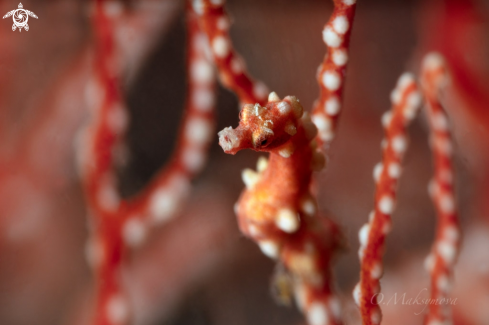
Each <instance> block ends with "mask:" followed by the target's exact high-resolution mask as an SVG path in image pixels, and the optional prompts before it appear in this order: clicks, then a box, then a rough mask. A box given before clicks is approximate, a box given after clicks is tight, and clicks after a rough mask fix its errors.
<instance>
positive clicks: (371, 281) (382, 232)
mask: <svg viewBox="0 0 489 325" xmlns="http://www.w3.org/2000/svg"><path fill="white" fill-rule="evenodd" d="M391 100H392V110H391V111H388V112H386V113H385V114H384V116H383V117H382V123H383V125H384V127H385V135H386V139H385V140H384V141H383V143H382V146H383V158H382V162H381V163H379V164H377V166H376V167H375V169H374V178H375V180H376V182H377V188H376V194H375V208H374V211H373V212H372V213H371V214H370V217H369V222H368V223H367V224H365V225H364V226H363V227H362V228H361V229H360V233H359V238H360V250H359V252H358V254H359V257H360V264H361V273H360V278H361V279H360V283H359V284H357V286H356V287H355V290H354V293H353V296H354V298H355V302H356V303H357V305H359V306H360V309H361V313H362V320H363V324H369V325H370V324H380V321H381V312H380V308H379V306H378V305H377V294H378V293H379V292H380V284H379V279H380V277H381V276H382V272H383V266H382V256H383V254H384V249H385V238H386V235H387V234H388V233H389V231H390V229H391V215H392V212H393V211H394V205H395V199H396V192H397V181H398V179H399V177H400V176H401V162H402V158H403V155H404V152H405V151H406V149H407V145H408V140H407V135H406V133H407V130H406V128H407V126H408V124H409V122H410V121H411V120H412V119H413V118H414V117H415V115H416V111H417V109H418V106H419V101H420V95H419V93H418V89H417V86H416V83H415V81H414V77H413V76H412V75H410V74H407V73H406V74H403V75H402V76H401V77H400V78H399V81H398V82H397V87H396V89H394V91H393V92H392V94H391Z"/></svg>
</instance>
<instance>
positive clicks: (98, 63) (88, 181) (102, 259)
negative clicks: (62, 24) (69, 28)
mask: <svg viewBox="0 0 489 325" xmlns="http://www.w3.org/2000/svg"><path fill="white" fill-rule="evenodd" d="M107 5H108V3H105V2H104V1H97V2H96V5H95V9H94V10H95V15H94V19H93V21H94V29H95V32H96V38H97V42H96V44H97V50H96V53H95V56H96V58H95V69H94V76H93V77H92V80H91V82H92V84H91V87H92V89H93V91H94V92H97V94H96V96H92V97H95V98H96V99H97V101H95V102H94V103H92V110H93V116H92V120H91V122H90V124H89V125H88V126H87V127H86V129H85V130H84V133H83V135H82V136H81V137H82V139H83V140H82V145H81V148H80V149H81V150H82V151H81V153H80V158H81V162H80V168H81V174H82V175H83V181H84V183H85V194H86V198H87V203H88V205H89V212H90V218H91V228H92V229H91V230H92V234H91V239H90V240H89V242H88V244H87V254H88V256H87V257H88V260H89V263H90V264H91V266H92V268H93V269H94V273H95V279H96V283H97V288H96V310H95V316H94V317H95V321H94V323H95V324H120V323H125V322H127V321H128V320H129V318H130V310H129V305H128V299H127V297H125V294H124V290H123V289H122V288H121V278H120V277H121V270H122V267H123V264H124V261H125V259H126V256H127V254H128V253H129V249H130V248H133V247H137V246H139V245H140V244H142V242H143V241H144V240H145V239H146V236H147V233H148V231H149V228H150V226H152V225H155V224H161V223H164V222H166V221H167V220H169V219H170V218H172V217H173V216H175V215H176V213H177V212H178V210H179V208H180V206H181V202H182V200H183V199H184V197H185V196H186V194H187V193H188V190H189V179H190V178H191V177H192V176H193V175H194V174H195V173H196V172H198V171H199V170H200V169H201V168H202V166H203V164H204V162H205V159H206V150H207V147H208V145H209V142H210V139H211V135H212V131H213V112H214V92H213V90H214V72H213V69H212V66H211V64H210V62H209V59H208V58H207V57H206V55H205V53H206V46H207V44H206V40H205V38H204V36H203V34H202V33H201V32H199V30H198V28H197V26H196V23H195V19H194V18H193V17H192V16H191V15H189V17H188V21H189V23H188V25H189V27H188V35H189V37H188V44H189V46H188V59H187V64H188V67H189V73H188V74H189V86H188V98H189V100H188V101H187V103H186V107H185V111H186V114H185V116H184V119H183V122H182V125H181V133H180V136H179V139H178V146H177V150H176V152H175V153H174V154H173V157H172V159H171V161H170V163H169V164H168V166H167V167H166V168H164V169H162V170H161V171H160V172H159V173H158V175H157V176H156V177H155V178H154V179H153V181H152V182H151V184H150V185H149V186H147V188H145V189H144V190H143V191H142V192H141V193H139V194H138V195H137V196H136V197H134V198H131V199H123V198H120V196H119V194H118V191H117V186H116V182H115V176H114V171H113V168H114V166H113V165H114V162H115V159H116V157H115V153H116V150H117V149H118V146H120V145H121V141H122V136H123V132H124V130H125V128H126V126H127V112H126V109H125V108H124V106H125V105H124V102H123V99H122V95H121V92H120V79H121V76H120V72H119V71H118V70H117V68H116V67H117V60H118V59H120V57H118V56H117V54H118V53H117V52H116V43H115V38H114V33H115V30H114V29H115V27H114V26H115V24H114V22H113V20H115V19H121V20H124V19H127V18H126V17H125V16H124V13H123V11H122V9H121V8H120V9H119V10H116V12H118V13H119V14H117V15H115V16H114V15H109V12H110V10H108V9H110V7H108V6H107ZM110 5H113V4H110ZM112 9H113V8H112ZM126 15H130V14H129V13H127V14H126Z"/></svg>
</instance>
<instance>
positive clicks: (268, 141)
mask: <svg viewBox="0 0 489 325" xmlns="http://www.w3.org/2000/svg"><path fill="white" fill-rule="evenodd" d="M302 114H303V108H302V106H301V104H300V103H299V100H298V99H297V98H295V97H294V96H287V97H285V98H284V99H283V100H281V99H280V98H279V97H278V95H277V94H276V93H274V92H272V93H270V95H269V96H268V103H267V104H266V105H265V106H261V105H260V104H254V105H253V104H246V105H244V106H243V108H242V109H241V112H240V115H239V118H240V122H239V126H238V127H237V128H235V129H233V128H231V127H227V128H225V129H224V130H222V131H221V132H219V134H218V135H219V144H220V145H221V147H222V148H223V149H224V152H226V153H230V154H235V153H237V152H238V151H239V150H242V149H253V150H256V151H270V150H273V149H274V148H277V147H279V146H281V145H283V144H284V143H285V142H287V141H288V140H289V139H290V138H291V137H292V136H294V135H295V133H296V132H297V126H298V122H299V119H300V118H301V117H302Z"/></svg>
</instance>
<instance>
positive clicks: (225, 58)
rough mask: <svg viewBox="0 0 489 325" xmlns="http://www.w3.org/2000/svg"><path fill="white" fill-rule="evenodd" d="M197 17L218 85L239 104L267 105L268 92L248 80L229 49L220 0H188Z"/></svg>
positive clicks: (226, 19)
mask: <svg viewBox="0 0 489 325" xmlns="http://www.w3.org/2000/svg"><path fill="white" fill-rule="evenodd" d="M190 2H191V3H192V8H193V10H194V12H195V13H196V14H197V15H198V17H199V24H200V27H201V28H202V31H203V32H205V33H206V35H207V37H208V38H209V42H210V45H211V53H212V56H213V58H214V62H215V64H216V66H217V68H218V70H219V77H220V79H221V82H222V84H223V85H224V86H225V87H227V88H229V89H230V90H232V91H234V92H235V93H236V94H237V96H238V98H239V100H240V101H241V104H253V103H260V104H261V105H264V104H265V103H266V102H267V95H268V93H269V90H268V88H267V86H266V85H265V84H264V83H263V82H261V81H256V80H254V79H253V78H251V77H250V76H249V74H248V72H247V71H246V65H245V62H244V60H243V59H242V58H241V57H240V56H239V54H238V53H236V51H235V50H234V48H233V45H232V42H231V38H230V37H229V27H230V26H231V20H230V19H229V16H228V14H227V13H226V10H225V8H224V2H225V1H224V0H217V1H216V0H213V1H211V0H194V1H190Z"/></svg>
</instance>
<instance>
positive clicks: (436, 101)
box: [421, 53, 460, 325]
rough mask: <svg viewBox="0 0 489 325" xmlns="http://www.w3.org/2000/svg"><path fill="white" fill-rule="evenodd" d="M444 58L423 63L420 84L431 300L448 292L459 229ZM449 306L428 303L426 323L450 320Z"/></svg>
mask: <svg viewBox="0 0 489 325" xmlns="http://www.w3.org/2000/svg"><path fill="white" fill-rule="evenodd" d="M446 69H447V68H446V66H445V62H444V59H443V58H442V57H441V56H440V55H439V54H436V53H432V54H429V55H428V56H427V57H426V58H425V59H424V61H423V68H422V72H421V85H422V91H423V94H424V98H425V103H426V110H427V114H428V119H429V125H430V130H431V138H430V143H431V150H432V151H433V161H434V166H435V167H434V178H433V180H432V181H431V183H430V186H429V190H430V195H431V197H432V199H433V202H434V205H435V208H436V211H437V215H438V225H437V229H436V237H435V241H434V243H433V247H432V252H431V254H430V255H429V256H428V257H427V258H426V263H425V266H426V268H427V270H428V272H429V273H430V275H431V299H434V300H441V299H448V298H449V296H448V294H449V292H450V289H451V282H452V276H453V274H452V273H453V267H454V264H455V261H456V258H457V255H458V250H459V237H460V229H459V222H458V217H457V210H456V205H455V195H454V188H453V181H454V175H453V167H452V158H451V156H452V151H453V145H452V140H451V135H450V124H449V122H448V118H447V116H446V113H445V110H444V109H443V107H442V104H441V100H440V92H441V91H442V90H443V88H444V86H445V85H446V84H447V82H448V75H447V71H446ZM449 306H450V305H448V304H430V306H429V313H428V315H427V317H426V319H425V324H428V325H430V324H437V323H446V322H450V321H451V312H450V310H449Z"/></svg>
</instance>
